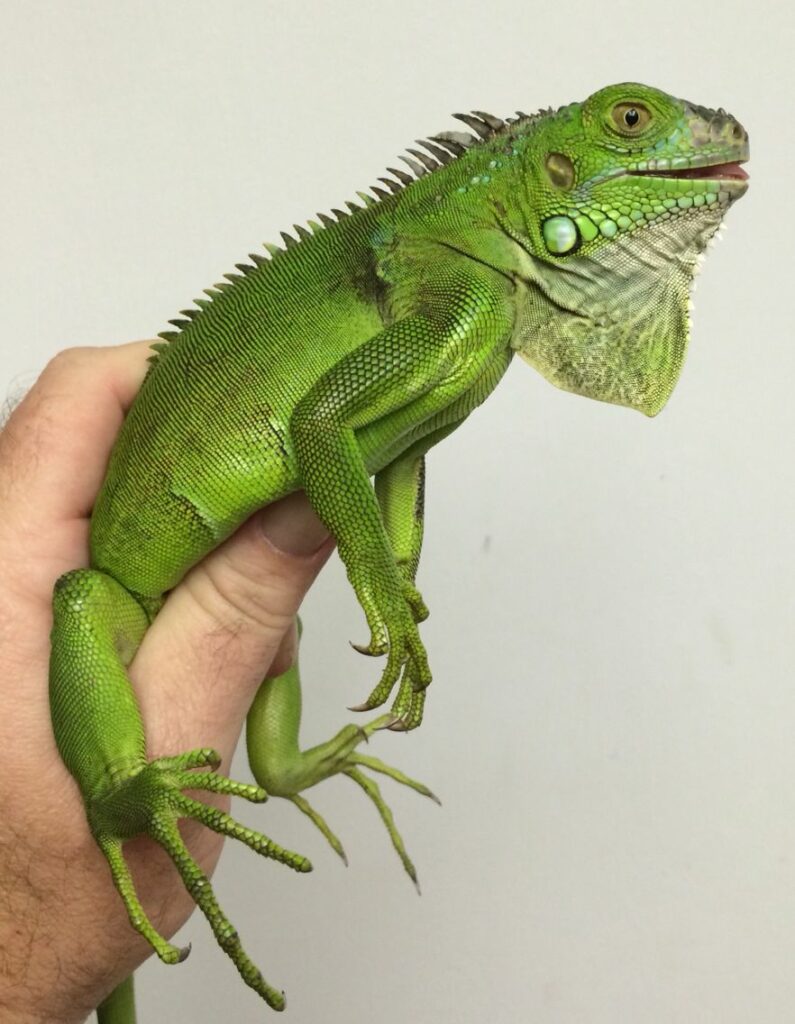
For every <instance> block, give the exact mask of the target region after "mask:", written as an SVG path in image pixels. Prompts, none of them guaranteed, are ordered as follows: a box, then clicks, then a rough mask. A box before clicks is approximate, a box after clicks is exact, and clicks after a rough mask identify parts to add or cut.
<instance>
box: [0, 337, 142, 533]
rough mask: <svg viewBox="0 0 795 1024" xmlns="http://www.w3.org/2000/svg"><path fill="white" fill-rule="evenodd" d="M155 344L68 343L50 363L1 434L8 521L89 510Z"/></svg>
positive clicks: (2, 498) (1, 482)
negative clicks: (78, 345)
mask: <svg viewBox="0 0 795 1024" xmlns="http://www.w3.org/2000/svg"><path fill="white" fill-rule="evenodd" d="M151 344H152V343H151V342H150V341H137V342H132V343H130V344H127V345H118V346H115V347H112V348H73V349H66V350H65V351H64V352H61V353H59V354H58V355H57V356H56V357H55V358H54V359H53V360H52V361H51V362H50V363H49V364H48V365H47V367H46V368H45V370H44V372H43V373H42V375H41V376H40V377H39V379H38V380H37V381H36V383H35V384H34V385H33V387H32V388H31V390H30V391H29V392H28V394H27V395H26V396H25V398H24V399H23V401H22V402H21V403H20V404H19V406H18V407H17V408H16V409H15V410H14V412H13V413H12V414H11V416H10V417H9V420H8V423H7V424H6V426H5V428H4V429H3V431H2V433H1V434H0V467H2V469H0V504H1V505H2V507H3V514H4V518H5V519H9V518H11V519H14V520H18V521H22V522H24V523H25V524H29V525H33V524H37V525H41V524H43V523H45V522H56V521H62V520H70V519H76V518H85V517H87V516H88V514H89V512H90V511H91V508H92V506H93V503H94V499H95V497H96V494H97V491H98V490H99V487H100V484H101V482H102V478H103V476H104V474H105V469H106V466H107V461H108V456H109V454H110V450H111V447H112V445H113V442H114V440H115V438H116V435H117V433H118V431H119V428H120V427H121V424H122V421H123V419H124V415H125V412H126V411H127V409H128V408H129V406H130V404H131V402H132V400H133V398H134V396H135V394H136V392H137V391H138V388H139V387H140V384H141V381H142V380H143V377H144V374H145V372H146V369H147V361H146V360H147V355H148V354H149V349H150V346H151Z"/></svg>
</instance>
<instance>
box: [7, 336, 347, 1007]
mask: <svg viewBox="0 0 795 1024" xmlns="http://www.w3.org/2000/svg"><path fill="white" fill-rule="evenodd" d="M149 345H150V342H134V343H132V344H129V345H122V346H118V347H115V348H97V349H88V348H85V349H70V350H68V351H66V352H63V353H61V354H60V355H59V356H57V357H56V358H55V359H54V360H53V361H52V362H51V363H50V364H49V365H48V367H47V368H46V369H45V371H44V373H43V374H42V376H41V377H40V379H39V380H38V381H37V383H36V384H35V385H34V386H33V388H32V389H31V391H30V393H29V394H28V395H27V396H26V398H25V399H24V401H23V402H22V403H21V404H20V405H19V407H18V408H17V409H16V410H15V411H14V413H13V414H12V416H11V417H10V419H9V421H8V423H7V425H6V427H5V428H4V430H3V431H2V433H0V508H1V509H2V516H1V517H0V566H2V572H1V573H0V657H1V658H2V664H3V682H4V690H5V692H4V698H3V705H2V706H3V714H2V716H0V766H1V768H0V891H2V899H1V900H0V949H2V950H3V958H2V960H0V1011H2V1019H3V1021H5V1022H6V1024H33V1022H37V1024H40V1022H42V1021H47V1022H48V1024H56V1022H57V1024H76V1022H78V1021H82V1020H83V1019H84V1018H85V1017H86V1015H87V1014H88V1013H89V1012H90V1011H91V1010H92V1009H93V1008H94V1007H95V1006H96V1005H97V1004H98V1003H99V1002H100V1001H101V1000H102V999H103V998H104V997H105V996H106V995H107V994H108V992H109V991H110V990H111V989H112V988H113V987H114V986H115V985H116V984H118V983H119V982H120V981H121V980H122V979H123V978H124V977H126V976H127V975H128V974H129V973H130V972H131V971H133V970H134V969H135V968H136V967H137V966H138V965H139V964H140V963H141V962H142V961H143V960H145V959H146V957H147V956H149V955H150V953H151V950H150V948H149V946H148V945H147V943H146V942H145V941H144V940H143V939H142V938H141V937H140V936H139V935H138V934H137V933H136V932H134V931H133V929H132V928H131V927H130V925H129V922H128V920H127V915H126V912H125V910H124V907H123V905H122V902H121V900H120V899H119V896H118V894H117V892H116V890H115V889H114V887H113V884H112V882H111V877H110V873H109V871H108V867H107V863H106V862H105V859H104V857H103V856H102V854H101V853H100V852H99V849H98V848H97V846H96V845H95V843H94V840H93V838H92V836H91V834H90V832H89V830H88V826H87V823H86V819H85V812H84V809H83V803H82V800H81V798H80V794H79V791H78V789H77V786H76V784H75V782H74V780H73V779H72V778H71V776H70V775H69V773H68V772H67V770H66V768H65V767H64V765H63V763H62V762H61V759H60V756H59V754H58V751H57V749H56V747H55V742H54V740H53V736H52V729H51V725H50V711H49V704H48V686H47V676H48V659H49V631H50V627H51V601H52V589H53V584H54V583H55V580H56V579H57V578H58V577H59V576H60V575H61V574H62V573H64V572H65V571H67V570H69V569H73V568H76V567H79V566H85V565H88V536H89V518H90V514H91V508H92V504H93V501H94V498H95V496H96V493H97V491H98V489H99V487H100V484H101V482H102V477H103V474H104V471H105V466H106V463H107V459H108V455H109V453H110V449H111V446H112V443H113V440H114V438H115V435H116V433H117V431H118V429H119V427H120V426H121V423H122V420H123V417H124V413H125V411H126V410H127V408H128V407H129V405H130V403H131V402H132V400H133V398H134V396H135V394H136V392H137V390H138V387H139V385H140V382H141V380H142V378H143V375H144V372H145V370H146V366H147V364H146V356H147V355H148V349H149ZM332 547H333V542H332V541H331V539H330V538H329V536H328V532H327V531H326V529H325V527H324V526H323V525H322V524H321V523H320V521H319V520H318V519H317V518H316V516H315V515H314V513H313V512H312V510H311V508H310V506H309V504H308V502H307V501H306V498H305V497H304V496H303V495H302V494H294V495H290V497H288V498H286V499H284V500H282V501H281V502H278V503H276V504H274V505H272V506H270V507H269V508H268V509H266V510H265V511H264V512H261V513H259V514H258V515H256V516H254V517H252V519H250V520H249V521H248V522H247V523H246V524H245V525H244V526H243V527H242V528H241V529H240V530H239V531H238V532H237V533H236V534H235V535H234V536H233V537H231V538H230V539H229V540H228V541H226V542H225V543H224V544H223V545H221V546H220V547H219V548H218V549H216V550H215V551H214V552H212V553H211V554H210V555H209V556H208V557H207V558H206V559H204V561H202V562H201V563H200V564H199V565H197V566H196V567H195V568H194V569H192V570H191V571H190V572H189V573H188V575H187V576H186V577H185V579H184V580H183V581H182V583H180V585H179V586H178V587H177V588H176V589H175V590H174V591H173V592H172V593H171V594H170V596H169V598H168V600H167V602H166V604H165V606H164V607H163V610H162V611H161V612H160V614H159V615H158V617H157V619H156V620H155V622H154V623H153V625H152V627H151V628H150V629H149V631H148V632H147V634H146V636H145V638H144V640H143V642H142V644H141V647H140V649H139V651H138V653H137V654H136V657H135V659H134V661H133V662H132V664H131V666H130V669H129V674H130V678H131V680H132V682H133V685H134V688H135V691H136V694H137V697H138V701H139V704H140V707H141V711H142V714H143V718H144V723H145V726H146V733H147V742H148V750H149V754H150V756H151V757H158V756H161V755H166V754H174V753H179V752H181V751H183V750H189V749H194V748H197V747H213V748H215V749H216V750H218V751H219V753H220V754H221V756H222V758H223V762H224V764H225V765H228V764H229V761H230V760H231V757H232V753H233V751H234V748H235V744H236V742H237V738H238V735H239V733H240V729H241V726H242V724H243V721H244V719H245V715H246V712H247V710H248V708H249V705H250V704H251V701H252V700H253V698H254V694H255V693H256V690H257V687H258V686H259V683H260V682H261V681H262V679H263V678H264V677H265V676H268V675H275V674H278V673H280V672H282V671H283V670H284V669H285V668H286V667H287V666H288V665H289V663H290V660H291V658H292V653H293V648H294V644H295V638H294V636H293V629H292V623H293V620H294V616H295V612H296V610H297V608H298V605H299V604H300V601H301V599H302V597H303V596H304V593H305V592H306V590H307V589H308V587H309V586H310V584H311V583H312V581H313V580H314V578H315V576H316V574H317V573H318V571H319V570H320V568H321V567H322V565H323V563H324V562H325V560H326V558H327V557H328V555H329V553H330V551H331V550H332ZM202 799H206V801H207V802H208V803H209V802H213V803H215V804H216V805H218V806H225V804H226V801H225V800H224V798H218V797H215V798H210V796H209V794H202ZM183 834H184V837H185V840H186V842H187V844H188V846H189V848H190V850H191V853H192V854H193V856H194V857H195V858H196V859H197V861H198V862H199V864H200V865H201V867H202V868H203V869H204V870H205V871H208V872H209V871H211V870H212V868H213V866H214V865H215V863H216V861H217V859H218V856H219V854H220V850H221V845H222V840H221V838H220V837H219V836H218V835H217V834H215V833H212V832H210V831H208V830H207V829H203V828H202V827H201V826H199V825H196V823H194V822H186V823H184V828H183ZM125 855H126V857H127V859H128V862H129V864H130V866H131V868H132V871H133V874H134V876H135V879H136V884H137V889H138V892H139V894H140V896H141V898H142V902H143V903H144V905H145V906H146V907H147V909H148V911H149V913H150V915H151V917H152V919H153V923H154V924H155V926H156V927H157V928H158V930H159V931H161V932H162V933H163V934H164V935H166V936H170V935H172V934H173V933H174V932H175V931H176V930H177V929H178V928H179V927H180V925H181V924H183V923H184V921H185V920H186V918H187V917H188V915H189V914H190V913H191V911H192V910H193V908H194V904H193V901H192V900H191V898H190V897H189V896H188V894H187V893H186V891H185V890H184V888H183V886H182V883H181V881H180V879H179V876H178V875H177V873H176V871H175V870H174V868H173V866H172V865H171V864H170V862H169V860H168V858H167V857H166V855H165V854H164V853H163V852H162V850H160V849H159V847H157V846H156V845H155V844H154V843H153V842H152V841H151V840H148V839H137V840H134V841H133V842H131V843H128V844H127V845H126V846H125Z"/></svg>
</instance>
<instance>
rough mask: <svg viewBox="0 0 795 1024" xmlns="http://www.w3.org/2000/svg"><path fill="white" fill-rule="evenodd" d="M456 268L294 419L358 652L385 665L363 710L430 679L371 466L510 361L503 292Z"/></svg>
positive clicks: (490, 280)
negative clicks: (405, 679) (356, 610)
mask: <svg viewBox="0 0 795 1024" xmlns="http://www.w3.org/2000/svg"><path fill="white" fill-rule="evenodd" d="M459 263H460V264H461V265H458V264H457V265H456V266H455V267H454V268H452V269H451V268H450V266H446V267H445V266H442V268H441V269H440V270H439V271H438V273H439V275H440V280H439V281H436V282H433V283H434V284H436V287H435V288H434V287H432V282H430V281H426V282H425V292H424V298H423V302H422V312H418V313H417V314H416V315H412V316H407V317H406V318H405V319H403V320H400V321H398V322H396V323H394V324H392V325H391V326H389V327H387V328H386V329H385V330H384V331H383V332H382V333H381V334H379V335H377V336H376V337H374V338H372V339H371V340H370V341H369V342H366V343H365V344H364V345H362V346H361V347H360V348H358V349H356V350H354V351H353V352H352V353H350V354H349V355H348V356H346V357H344V358H343V359H341V360H340V361H339V362H338V363H337V364H336V365H335V366H333V367H332V368H331V369H330V370H329V371H328V372H327V373H326V374H324V375H323V377H321V378H320V380H319V381H318V382H317V383H316V384H315V385H314V386H313V387H312V388H310V390H309V391H308V392H307V394H306V395H305V396H304V397H303V398H302V400H301V401H300V402H299V403H298V405H297V406H296V409H295V411H294V413H293V416H292V418H291V421H290V432H291V436H292V440H293V443H294V446H295V451H296V455H297V457H298V462H299V466H300V471H301V480H302V483H303V486H304V490H305V491H306V493H307V495H308V497H309V500H310V501H311V503H312V505H313V506H314V508H315V511H316V512H317V513H318V515H319V516H320V518H321V519H322V520H323V521H324V523H325V524H326V526H328V528H329V529H330V530H331V532H332V533H333V534H334V536H335V537H336V539H337V543H338V547H339V553H340V556H341V558H342V560H343V562H344V563H345V567H346V569H347V572H348V578H349V579H350V581H351V583H352V585H353V587H354V590H355V591H356V595H357V597H358V599H359V603H360V604H361V606H362V609H363V610H364V613H365V616H366V618H367V622H368V625H369V627H370V641H369V643H368V644H367V645H366V646H364V647H360V648H358V649H359V650H361V651H363V653H367V654H374V655H377V654H387V655H388V657H387V665H386V668H385V670H384V673H383V675H382V677H381V679H380V681H379V683H378V685H377V686H376V687H375V689H374V690H373V692H372V693H371V694H370V697H369V698H368V699H367V701H365V703H364V704H363V705H361V708H362V709H366V708H374V707H378V706H379V705H381V704H383V702H384V701H385V700H386V699H387V698H388V696H389V694H390V692H391V691H392V688H393V687H394V685H395V683H396V682H397V681H398V679H399V678H400V676H401V673H405V674H409V675H411V677H412V686H413V688H414V689H417V690H418V689H424V688H425V687H426V686H427V685H428V683H429V682H430V680H431V673H430V669H429V667H428V661H427V656H426V653H425V648H424V646H423V644H422V642H421V641H420V638H419V633H418V630H417V623H416V621H415V619H416V617H417V616H416V615H415V612H419V611H422V610H423V608H422V605H421V602H420V601H419V597H418V595H417V594H416V591H415V590H414V588H413V584H411V585H407V581H406V579H405V576H401V572H400V571H399V569H398V566H397V564H396V560H395V555H394V553H393V551H392V548H391V545H390V541H389V537H388V535H387V530H386V527H385V525H384V520H383V518H382V514H381V511H380V509H379V506H378V502H377V501H376V497H375V494H374V492H373V488H372V486H371V484H370V473H371V467H370V465H368V462H369V460H370V459H371V458H374V456H375V453H378V452H383V451H389V450H390V449H394V447H395V445H396V443H398V442H399V439H400V438H401V437H402V436H408V437H412V435H414V437H415V438H417V434H418V430H417V428H418V427H421V425H422V424H424V423H427V424H428V425H429V427H428V433H431V432H433V431H434V430H435V429H436V428H437V424H436V422H435V421H436V419H437V417H438V415H439V414H440V413H441V412H442V411H443V410H445V409H448V408H450V407H451V406H454V405H455V404H456V403H457V402H458V400H459V399H460V398H461V397H462V396H464V395H468V394H473V395H477V394H478V387H477V385H478V382H479V381H481V380H483V379H486V378H489V380H491V376H493V375H492V374H491V373H490V369H491V367H492V366H493V364H494V361H495V353H507V351H508V340H509V338H510V332H511V328H512V323H513V313H512V310H511V307H510V302H509V301H508V295H507V293H508V291H509V287H510V286H508V285H507V284H506V280H505V279H504V278H501V277H500V276H499V275H497V274H492V273H491V272H486V271H484V270H483V269H482V268H478V269H476V270H473V269H472V268H473V267H474V266H475V265H474V264H470V263H469V261H466V260H463V259H461V260H460V261H459ZM445 270H446V271H447V273H446V274H445V273H444V271H445ZM451 295H453V296H454V297H455V301H451ZM437 305H438V307H439V309H438V312H437V311H436V308H435V307H436V306H437ZM506 359H507V357H506V358H504V359H503V363H505V365H507V361H506ZM502 369H504V365H503V366H502ZM496 379H497V378H495V379H494V381H493V383H496ZM493 383H491V385H490V386H493ZM485 393H487V392H484V394H483V395H482V397H485ZM478 400H481V399H480V398H476V400H474V401H473V402H472V406H470V407H473V406H474V405H475V404H477V401H478ZM419 433H421V431H419ZM411 444H412V442H411V441H410V442H409V443H408V444H407V445H406V447H407V448H408V447H411ZM399 455H400V451H399V450H397V451H396V452H395V457H396V458H397V457H398V456H399ZM382 464H383V463H382ZM375 468H378V467H377V466H376V467H375ZM404 666H405V668H404Z"/></svg>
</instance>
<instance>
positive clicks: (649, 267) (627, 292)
mask: <svg viewBox="0 0 795 1024" xmlns="http://www.w3.org/2000/svg"><path fill="white" fill-rule="evenodd" d="M748 155H749V151H748V136H747V134H746V131H745V129H744V128H743V127H742V125H741V124H740V123H739V122H738V121H736V120H735V119H734V118H733V117H732V116H731V115H730V114H727V113H726V112H725V111H723V110H717V111H715V110H708V109H706V108H705V107H700V106H696V105H695V104H693V103H688V102H686V101H685V100H678V99H674V98H673V97H671V96H668V95H666V94H665V93H663V92H659V91H658V90H656V89H651V88H649V87H648V86H644V85H637V84H634V83H632V84H623V85H613V86H608V87H607V88H606V89H602V90H600V91H599V92H597V93H594V95H593V96H591V97H590V98H589V99H588V100H586V101H585V103H582V104H572V105H570V106H568V107H563V108H561V109H560V110H558V111H556V112H554V113H552V112H550V113H548V114H547V115H545V116H542V117H541V118H539V119H537V120H535V124H534V125H533V130H532V131H531V132H528V134H527V136H526V145H525V146H524V147H523V148H522V152H521V159H522V164H523V179H524V181H525V182H526V187H527V195H528V198H527V200H526V203H524V204H523V205H524V208H525V211H531V214H530V215H529V216H528V215H527V213H526V212H525V215H524V218H523V219H524V221H525V229H526V232H527V236H526V237H525V238H524V246H523V247H524V248H525V251H526V252H527V254H528V255H529V256H530V260H529V265H528V268H527V273H526V276H527V278H528V279H529V280H530V282H531V292H532V295H533V300H532V302H531V309H530V311H529V312H528V319H527V323H526V324H525V329H524V330H521V331H520V332H519V333H518V334H517V337H516V339H515V346H516V347H517V349H518V350H519V351H520V353H521V355H522V356H523V357H524V358H525V359H526V360H527V361H528V362H530V363H531V364H532V365H533V366H535V367H536V368H537V369H538V370H539V371H540V372H541V373H543V374H544V376H545V377H547V378H548V379H549V380H550V381H552V383H554V384H556V385H558V386H559V387H561V388H565V389H566V390H568V391H574V392H577V393H579V394H583V395H587V396H589V397H591V398H597V399H600V400H602V401H607V402H612V403H614V404H617V405H626V406H630V407H632V408H635V409H639V410H641V411H642V412H644V413H646V414H647V415H649V416H653V415H655V414H656V413H658V412H659V411H660V409H662V407H663V406H664V405H665V403H666V401H667V399H668V397H669V396H670V394H671V391H672V390H673V387H674V385H675V383H676V380H677V378H678V376H679V371H680V369H681V366H682V361H683V358H684V353H685V348H686V346H687V340H688V335H689V306H690V291H691V288H692V283H693V278H694V276H695V273H696V270H697V268H698V264H699V260H700V256H701V254H702V253H703V251H704V249H705V248H706V246H707V244H708V242H709V241H710V239H711V238H712V236H713V235H714V234H715V232H716V231H717V229H718V227H719V226H720V223H721V220H722V218H723V216H724V214H725V213H726V211H727V210H728V208H729V207H730V206H731V204H732V203H733V202H734V201H735V200H736V199H738V198H739V197H740V196H742V195H743V193H744V192H745V191H746V188H747V186H748V182H747V175H746V173H745V172H744V171H743V169H742V168H741V167H740V164H741V163H742V162H744V161H745V160H747V159H748Z"/></svg>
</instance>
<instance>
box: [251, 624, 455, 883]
mask: <svg viewBox="0 0 795 1024" xmlns="http://www.w3.org/2000/svg"><path fill="white" fill-rule="evenodd" d="M298 632H299V635H300V623H299V624H298ZM393 721H394V718H393V716H392V715H390V714H387V715H382V716H380V717H379V718H376V719H375V720H374V721H372V722H369V723H368V724H367V725H365V726H363V727H360V726H357V725H346V726H344V727H343V728H342V729H341V730H340V731H339V732H338V733H337V735H336V736H334V737H333V738H332V739H330V740H328V741H326V742H325V743H319V744H318V745H317V746H315V747H311V748H309V749H308V750H301V748H300V746H299V732H300V726H301V680H300V675H299V669H298V655H297V653H296V657H295V660H294V662H293V664H292V665H291V667H290V668H289V669H288V670H287V671H286V672H284V673H282V675H280V676H276V677H274V678H272V679H266V680H265V681H264V682H263V683H262V685H261V686H260V688H259V691H258V692H257V696H256V698H255V700H254V703H253V704H252V706H251V708H250V710H249V713H248V717H247V719H246V747H247V749H248V759H249V764H250V766H251V770H252V772H253V774H254V778H255V779H256V780H257V782H258V783H259V785H260V786H262V787H263V789H265V790H266V791H267V792H268V794H269V795H270V796H280V797H284V798H285V799H287V800H289V801H290V802H291V803H293V804H295V806H296V807H298V809H299V810H301V811H302V812H303V813H304V814H306V815H307V817H309V819H310V820H311V821H312V822H313V823H314V824H315V825H316V826H317V828H318V829H320V831H321V832H322V833H323V835H324V836H325V837H326V839H327V840H328V842H329V843H330V844H331V846H332V848H333V849H334V850H335V851H336V853H338V854H339V856H340V857H342V859H343V860H344V861H345V863H346V864H347V857H346V856H345V851H344V850H343V847H342V843H341V842H340V840H339V839H338V838H337V836H336V835H335V833H334V832H333V831H332V830H331V828H330V827H329V826H328V824H327V823H326V821H325V819H324V818H323V817H322V816H321V815H320V814H319V813H318V812H317V811H316V810H315V809H314V808H313V807H312V805H311V804H310V803H309V802H308V801H307V800H306V798H305V797H303V796H301V793H302V792H303V791H304V790H306V789H309V788H311V787H312V786H316V785H317V784H318V783H319V782H323V781H324V779H328V778H331V776H333V775H339V774H342V775H346V776H347V777H348V778H350V779H351V780H353V781H354V782H355V783H356V784H357V785H358V786H360V787H361V788H362V789H363V790H364V792H365V793H366V794H367V796H368V797H369V798H370V799H371V800H372V802H373V803H374V804H375V807H376V809H377V811H378V813H379V815H380V817H381V820H382V821H383V822H384V825H385V826H386V829H387V832H388V833H389V838H390V839H391V841H392V845H393V846H394V848H395V851H396V852H397V854H398V856H399V857H400V860H401V863H402V864H403V867H404V868H405V870H406V873H407V874H408V876H409V877H410V878H411V880H412V881H413V882H414V884H415V885H417V884H418V883H417V872H416V870H415V868H414V864H413V863H412V861H411V858H410V857H409V855H408V853H407V852H406V847H405V844H404V843H403V839H402V837H401V835H400V833H399V832H398V830H397V827H396V825H395V822H394V818H393V817H392V812H391V810H390V809H389V806H388V805H387V803H386V802H385V800H384V798H383V797H382V795H381V791H380V789H379V787H378V785H377V784H376V782H375V781H374V780H373V779H372V778H369V777H368V776H367V775H366V774H365V772H364V771H363V769H367V770H369V771H372V772H378V773H380V774H382V775H387V776H389V778H391V779H394V780H395V781H396V782H399V783H401V784H402V785H404V786H408V787H409V788H410V789H413V790H415V792H417V793H420V794H422V795H423V796H427V797H430V798H431V799H432V800H435V801H436V802H437V803H438V802H439V801H438V799H437V798H436V797H435V796H434V794H433V793H432V792H431V791H430V789H428V787H427V786H425V785H423V784H422V783H421V782H417V781H416V780H415V779H411V778H409V777H408V776H407V775H404V774H403V772H401V771H399V770H398V769H397V768H392V767H391V766H390V765H387V764H385V763H384V762H383V761H380V760H379V759H378V758H376V757H371V756H369V755H365V754H360V753H358V751H357V747H358V746H359V745H360V744H361V743H362V742H364V741H365V740H367V739H368V738H369V737H370V736H371V735H372V734H373V733H374V732H376V731H377V730H379V729H383V728H384V727H385V726H388V725H389V724H391V723H392V722H393Z"/></svg>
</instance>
